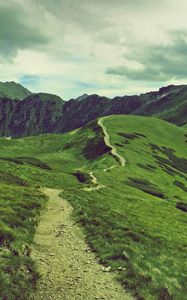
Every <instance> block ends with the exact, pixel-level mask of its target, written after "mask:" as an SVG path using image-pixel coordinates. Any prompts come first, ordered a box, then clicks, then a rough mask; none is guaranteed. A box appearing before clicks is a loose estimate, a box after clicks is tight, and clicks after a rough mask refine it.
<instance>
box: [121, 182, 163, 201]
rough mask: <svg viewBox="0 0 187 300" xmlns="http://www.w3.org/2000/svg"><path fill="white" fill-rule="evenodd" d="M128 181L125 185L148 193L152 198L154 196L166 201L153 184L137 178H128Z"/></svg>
mask: <svg viewBox="0 0 187 300" xmlns="http://www.w3.org/2000/svg"><path fill="white" fill-rule="evenodd" d="M128 179H129V180H128V181H127V184H128V185H130V186H132V187H135V188H137V189H139V190H141V191H143V192H145V193H148V194H150V195H152V196H156V197H159V198H162V199H166V196H165V195H164V193H163V192H162V191H161V190H160V189H159V188H158V186H156V185H155V184H153V183H151V182H150V181H149V180H147V179H139V178H132V177H129V178H128Z"/></svg>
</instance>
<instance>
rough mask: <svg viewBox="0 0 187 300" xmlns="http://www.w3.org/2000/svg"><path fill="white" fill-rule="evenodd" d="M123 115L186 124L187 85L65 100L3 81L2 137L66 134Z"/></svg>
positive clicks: (0, 104)
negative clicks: (98, 120) (108, 116)
mask: <svg viewBox="0 0 187 300" xmlns="http://www.w3.org/2000/svg"><path fill="white" fill-rule="evenodd" d="M20 100H21V101H20ZM119 114H132V115H144V116H155V117H158V118H161V119H164V120H167V121H169V122H172V123H174V124H176V125H179V126H183V125H185V124H187V85H178V86H176V85H170V86H167V87H162V88H160V89H159V90H158V91H155V92H149V93H145V94H141V95H139V96H122V97H115V98H113V99H109V98H107V97H101V96H99V95H95V94H94V95H87V94H84V95H82V96H80V97H78V98H77V99H71V100H69V101H63V100H62V99H61V98H60V97H59V96H56V95H53V94H47V93H37V94H36V93H32V92H30V91H29V90H27V89H26V88H25V87H23V86H22V85H20V84H18V83H15V82H6V83H0V136H12V137H22V136H29V135H38V134H44V133H62V132H67V131H70V130H73V129H75V128H78V127H81V126H83V125H85V124H87V123H88V122H90V121H92V120H94V119H96V118H97V117H101V116H107V115H119Z"/></svg>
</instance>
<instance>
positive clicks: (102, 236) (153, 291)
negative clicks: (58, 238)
mask: <svg viewBox="0 0 187 300" xmlns="http://www.w3.org/2000/svg"><path fill="white" fill-rule="evenodd" d="M104 125H105V126H106V128H107V131H108V133H109V135H110V138H111V143H112V144H113V145H115V146H116V148H117V151H118V152H119V153H120V154H121V155H122V156H124V157H125V159H126V160H127V164H126V166H125V167H120V166H119V164H118V162H116V161H115V159H114V158H113V157H112V156H111V155H109V149H108V148H107V147H106V146H105V145H104V143H103V136H102V131H101V129H100V128H99V127H98V126H97V123H96V122H92V123H91V124H89V125H87V126H85V127H84V128H83V129H81V130H77V131H74V132H72V133H68V134H65V135H43V136H38V137H29V138H24V139H17V140H16V139H15V140H5V139H1V140H0V145H1V147H0V157H1V159H0V169H1V173H2V176H0V182H1V185H2V188H1V192H0V199H2V200H1V206H0V208H2V207H4V206H5V204H6V208H7V210H8V209H12V208H13V209H14V206H15V207H17V208H19V207H21V206H22V205H23V204H24V202H25V201H26V200H27V199H30V201H31V202H32V201H33V203H35V202H37V207H36V209H35V210H34V211H32V210H29V214H31V215H29V218H31V220H35V218H36V216H37V215H38V212H39V208H40V207H41V206H42V204H43V202H44V199H43V198H42V197H41V195H40V194H39V193H38V192H37V191H36V189H37V187H38V186H48V187H55V188H63V189H64V192H63V197H66V198H67V199H68V200H70V201H71V203H72V204H73V205H74V207H75V213H76V215H77V218H78V219H79V220H80V221H81V223H82V224H83V225H84V226H85V229H86V232H87V238H88V241H89V242H90V244H91V246H92V248H93V249H94V250H95V251H97V253H98V256H99V257H100V260H101V261H102V262H103V263H105V264H107V265H111V266H112V269H118V268H120V269H121V267H122V268H123V269H122V270H120V271H119V279H120V280H121V281H122V282H123V283H124V284H125V285H126V286H127V287H129V289H132V290H133V292H134V293H135V294H136V295H137V296H138V297H139V299H140V298H141V297H142V298H141V299H143V297H144V298H145V299H158V298H159V299H172V296H171V295H173V297H174V298H175V299H185V298H184V295H186V293H187V291H186V290H185V289H186V288H185V278H186V276H187V274H186V266H185V264H186V257H185V252H186V243H185V239H186V226H187V225H186V214H185V212H183V211H181V210H179V209H177V208H175V206H176V203H177V202H185V194H186V193H185V191H184V187H183V185H184V186H185V184H186V183H185V182H186V180H185V178H184V176H187V175H185V169H184V168H183V163H184V162H183V161H182V162H181V161H180V160H177V159H176V157H185V155H186V151H185V150H186V143H185V139H186V138H185V137H184V133H185V132H184V130H183V129H180V128H178V127H176V126H174V125H171V124H168V123H166V122H164V121H160V120H157V119H154V118H144V117H133V116H115V117H110V118H107V119H106V120H104ZM119 133H120V135H119ZM135 133H136V134H135ZM137 133H138V134H139V135H137ZM124 134H125V137H124ZM129 134H130V135H129ZM140 134H141V135H140ZM150 144H152V145H150ZM153 144H154V145H153ZM155 145H156V146H157V147H156V146H155ZM158 146H159V147H163V146H164V147H167V149H165V148H158ZM168 148H170V149H168ZM171 149H173V150H175V151H176V152H172V151H171ZM154 152H155V153H154ZM168 153H169V155H170V158H171V159H172V160H175V164H174V163H173V164H174V165H173V166H168V165H167V164H168V161H166V162H167V163H166V162H165V161H164V163H165V165H164V163H163V160H162V158H165V159H166V158H167V156H168ZM172 154H173V156H172ZM153 155H157V158H154V157H153ZM158 156H159V161H158ZM20 157H21V158H20ZM23 157H26V158H23ZM160 157H161V158H160ZM15 158H16V159H15ZM33 158H35V159H33ZM156 160H157V161H158V162H156ZM111 166H115V168H112V169H109V170H108V171H106V172H104V171H103V170H104V169H107V168H109V167H111ZM169 168H170V169H169ZM176 168H178V169H176ZM179 169H180V170H179ZM181 170H182V171H181ZM3 172H4V175H5V172H6V174H12V176H14V177H16V178H14V179H12V178H11V180H12V181H13V182H10V181H11V180H10V178H9V177H8V178H9V179H7V180H8V181H9V182H6V180H5V179H4V178H7V176H8V175H6V176H4V175H3ZM89 172H93V174H94V175H95V176H96V177H97V179H98V182H99V184H101V185H103V186H105V187H102V188H101V189H98V190H96V189H95V190H92V191H90V192H88V191H85V190H84V187H85V186H90V185H91V184H90V180H87V181H86V182H85V183H84V182H82V183H81V182H80V181H79V180H77V176H75V173H76V174H77V173H81V174H86V177H88V176H89ZM73 174H74V175H73ZM181 176H183V177H181ZM142 180H144V181H143V182H142ZM145 180H146V181H145ZM174 181H177V182H180V184H181V183H182V184H183V185H182V187H183V188H181V187H178V186H176V184H174V183H173V182H174ZM24 183H27V185H28V186H26V185H24V187H23V184H24ZM92 185H95V186H96V184H92ZM75 191H76V192H75ZM5 199H9V202H8V203H7V202H6V201H5ZM23 199H24V201H23ZM40 204H41V205H40ZM26 210H27V208H26ZM8 213H9V212H6V214H8ZM6 214H5V216H6ZM14 218H16V219H17V215H16V217H15V216H14V214H12V215H11V214H10V215H9V217H7V220H3V222H4V223H3V224H1V226H0V232H1V231H2V229H3V228H4V226H8V227H9V230H10V231H13V232H14V236H15V238H14V239H13V240H11V239H9V238H8V237H6V235H5V234H4V236H5V237H6V238H4V240H2V241H1V244H2V245H4V247H3V249H4V250H5V252H6V251H7V248H8V249H10V250H8V251H10V253H11V255H12V259H14V258H15V257H17V256H15V255H14V247H15V246H14V245H16V244H17V248H18V249H21V248H23V249H25V246H26V245H27V246H28V245H29V244H30V243H31V242H32V234H33V231H34V225H35V224H34V221H33V222H31V224H30V225H28V228H27V222H25V221H24V219H23V220H22V221H21V222H22V223H21V224H20V227H18V229H17V227H16V226H15V224H11V220H12V219H14ZM29 218H27V221H28V220H30V219H29ZM28 222H29V221H28ZM24 226H26V227H24ZM20 228H23V229H24V228H25V229H24V230H23V231H24V234H26V235H25V236H26V238H22V235H23V236H24V234H20V235H19V234H17V232H21V231H20ZM16 230H17V231H16ZM31 233H32V234H31ZM29 236H31V238H30V239H29V238H28V237H29ZM7 243H9V244H8V246H7ZM21 245H23V246H21ZM4 250H3V251H4ZM17 252H19V251H17ZM23 252H24V251H23ZM23 252H22V253H23ZM18 257H21V258H20V259H22V262H21V264H22V265H26V261H24V259H25V257H26V258H27V259H29V256H27V255H26V254H25V255H22V254H19V255H18ZM6 261H7V260H6V259H4V258H3V259H2V260H1V263H2V264H5V262H6ZM30 265H31V266H32V268H31V269H32V270H31V277H32V278H33V281H34V278H36V276H37V273H36V271H35V270H34V269H33V268H34V265H33V263H32V262H30ZM14 273H15V272H13V270H9V269H8V268H7V269H6V268H4V269H2V272H1V278H3V281H2V282H3V286H4V287H5V289H4V290H5V291H4V293H5V294H6V292H7V293H8V292H9V293H12V295H13V291H12V292H11V291H7V290H8V288H9V286H10V285H11V279H10V276H12V278H14V281H15V282H17V283H18V282H21V280H20V278H18V277H16V274H14ZM21 274H22V277H24V278H25V279H24V280H25V281H24V282H25V284H26V282H27V284H28V286H29V282H31V284H30V287H31V286H32V285H33V284H32V281H31V280H29V278H28V277H27V276H25V275H24V274H25V273H24V272H22V273H21ZM7 276H9V283H7V282H8V281H7V280H6V278H7ZM6 288H7V290H6ZM17 290H18V291H19V290H20V291H22V290H24V289H23V286H22V287H21V286H18V287H17ZM28 292H29V288H28ZM23 297H24V296H23ZM10 299H11V297H10ZM12 299H14V295H13V296H12ZM23 299H24V298H23Z"/></svg>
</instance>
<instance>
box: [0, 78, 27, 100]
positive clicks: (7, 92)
mask: <svg viewBox="0 0 187 300" xmlns="http://www.w3.org/2000/svg"><path fill="white" fill-rule="evenodd" d="M29 95H32V92H31V91H29V90H28V89H26V88H25V87H24V86H22V85H21V84H20V83H17V82H14V81H6V82H0V97H6V98H11V99H19V100H22V99H24V98H26V97H27V96H29Z"/></svg>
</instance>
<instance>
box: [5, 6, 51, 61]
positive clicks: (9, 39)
mask: <svg viewBox="0 0 187 300" xmlns="http://www.w3.org/2000/svg"><path fill="white" fill-rule="evenodd" d="M33 23H34V22H33ZM48 42H49V39H48V37H47V36H46V35H45V34H44V33H43V32H42V31H41V30H40V29H39V28H36V26H35V25H34V24H30V23H29V22H28V20H27V16H25V15H24V10H23V8H22V7H21V6H20V5H14V6H13V5H11V1H10V4H9V5H7V4H2V3H0V55H1V59H4V60H5V61H9V60H10V59H12V58H14V57H16V56H17V53H18V51H19V50H20V49H27V48H35V47H38V46H41V45H46V44H47V43H48Z"/></svg>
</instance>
